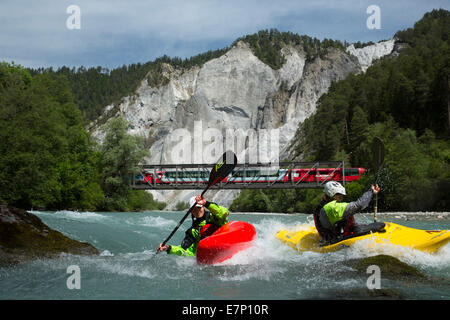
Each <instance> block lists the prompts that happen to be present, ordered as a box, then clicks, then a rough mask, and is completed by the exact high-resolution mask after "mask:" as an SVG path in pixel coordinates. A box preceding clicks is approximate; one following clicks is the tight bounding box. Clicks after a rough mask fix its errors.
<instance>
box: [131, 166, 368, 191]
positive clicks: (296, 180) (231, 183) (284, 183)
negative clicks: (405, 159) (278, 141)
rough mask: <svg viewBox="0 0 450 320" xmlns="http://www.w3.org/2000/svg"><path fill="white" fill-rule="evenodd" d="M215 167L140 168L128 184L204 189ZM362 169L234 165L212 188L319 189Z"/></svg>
mask: <svg viewBox="0 0 450 320" xmlns="http://www.w3.org/2000/svg"><path fill="white" fill-rule="evenodd" d="M213 166H214V164H158V165H141V166H140V167H139V171H138V172H136V174H133V175H132V178H131V181H130V184H131V187H132V188H133V189H138V190H186V189H191V190H192V189H204V188H205V187H206V186H207V184H208V179H209V173H210V172H211V169H212V167H213ZM364 171H365V169H364V168H345V163H344V161H325V162H294V161H292V162H279V163H276V164H271V163H267V164H261V163H258V164H248V163H241V164H237V165H236V167H235V168H234V170H233V172H232V173H231V174H230V175H228V176H227V177H225V178H224V179H223V180H222V181H221V182H219V183H217V184H216V185H214V186H213V187H212V188H211V189H299V188H322V187H323V185H324V184H325V183H326V182H327V181H331V180H334V181H339V182H341V183H342V184H344V185H345V184H346V183H347V182H350V181H354V180H358V179H359V178H360V177H361V175H362V174H363V173H364Z"/></svg>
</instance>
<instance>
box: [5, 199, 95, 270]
mask: <svg viewBox="0 0 450 320" xmlns="http://www.w3.org/2000/svg"><path fill="white" fill-rule="evenodd" d="M62 252H65V253H71V254H82V255H90V254H98V250H97V249H96V248H95V247H94V246H92V245H91V244H89V243H86V242H79V241H76V240H73V239H70V238H68V237H66V236H65V235H63V234H62V233H60V232H58V231H55V230H53V229H52V228H50V227H48V226H47V225H46V224H44V223H43V222H42V221H41V219H39V218H38V217H37V216H35V215H34V214H31V213H29V212H27V211H26V210H23V209H18V208H14V207H11V206H6V205H0V266H1V265H11V264H16V263H19V262H22V261H26V260H30V259H33V258H41V257H54V256H57V255H59V254H60V253H62Z"/></svg>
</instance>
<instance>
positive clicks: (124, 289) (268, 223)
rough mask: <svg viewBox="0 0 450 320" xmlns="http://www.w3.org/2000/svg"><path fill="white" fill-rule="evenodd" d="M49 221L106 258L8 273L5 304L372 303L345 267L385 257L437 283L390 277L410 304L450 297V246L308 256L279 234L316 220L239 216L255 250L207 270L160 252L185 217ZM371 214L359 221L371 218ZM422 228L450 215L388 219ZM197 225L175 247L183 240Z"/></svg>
mask: <svg viewBox="0 0 450 320" xmlns="http://www.w3.org/2000/svg"><path fill="white" fill-rule="evenodd" d="M33 213H34V214H36V215H37V216H39V217H40V218H41V219H42V220H43V221H44V223H46V224H48V225H49V226H50V227H52V228H54V229H56V230H59V231H61V232H63V233H64V234H66V235H68V236H70V237H71V238H73V239H77V240H80V241H87V242H90V243H91V244H93V245H94V246H95V247H97V249H98V250H99V251H100V252H101V254H100V255H98V256H74V255H67V254H64V255H61V256H60V257H59V258H55V259H41V260H36V261H32V262H28V263H24V264H21V265H19V266H15V267H9V268H1V269H0V299H187V300H189V299H201V300H204V299H233V300H248V299H266V300H270V299H318V298H320V299H322V298H323V299H334V298H338V299H345V298H364V299H366V298H368V297H367V295H366V294H365V292H366V291H367V290H366V288H367V287H366V282H367V277H368V276H369V275H364V274H359V273H357V272H356V271H355V270H353V269H351V268H350V267H348V266H345V265H343V262H344V261H345V260H348V259H353V258H362V257H368V256H372V255H375V254H380V253H385V254H391V255H395V256H396V257H398V258H399V259H400V260H402V261H403V262H406V263H408V264H410V265H412V266H414V267H417V268H418V269H419V270H420V271H422V272H423V273H424V274H426V275H427V276H428V277H429V279H431V280H430V281H425V282H423V281H422V282H412V283H411V282H402V280H392V279H386V278H383V274H381V288H382V289H395V290H396V291H397V292H399V293H400V294H401V296H402V297H404V298H406V299H450V245H447V246H446V247H444V248H443V249H442V250H441V251H440V252H439V253H437V254H434V255H431V254H426V253H422V252H420V251H416V250H411V249H408V248H402V247H394V246H392V247H386V248H385V249H383V250H382V251H381V252H380V251H376V252H375V251H374V249H371V248H370V247H369V246H367V245H365V244H361V245H358V246H355V247H354V248H347V249H343V250H341V251H338V252H334V253H326V254H320V253H313V252H306V253H302V254H299V253H297V252H296V251H294V250H293V249H291V248H289V247H287V246H285V245H283V244H281V243H280V242H279V241H278V240H277V239H276V238H275V237H274V234H275V233H276V232H277V231H278V230H279V229H282V228H292V227H295V226H296V225H297V224H300V223H310V224H312V221H311V216H307V215H301V214H298V215H283V214H231V215H230V220H241V221H247V222H250V223H252V224H253V225H254V226H255V228H256V230H257V232H258V238H257V240H256V241H255V243H254V245H253V246H252V247H251V248H250V249H247V250H246V251H243V252H240V253H238V254H237V255H236V256H234V257H233V258H231V259H230V260H228V261H225V262H224V263H222V264H219V265H214V266H200V265H197V264H196V261H195V259H194V258H189V257H178V256H174V255H167V254H166V253H162V254H158V255H156V254H155V248H156V247H157V246H158V244H159V243H160V242H162V241H163V240H164V239H165V238H166V237H167V236H168V235H169V233H170V232H171V231H172V230H173V228H174V227H175V226H176V225H177V223H178V221H179V220H180V219H181V217H182V216H183V215H184V212H140V213H131V212H130V213H106V212H105V213H102V212H100V213H98V212H96V213H94V212H73V211H58V212H36V211H33ZM370 220H371V216H370V215H358V216H357V221H359V222H370ZM378 220H379V221H392V222H395V223H399V224H402V225H405V226H410V227H415V228H420V229H450V214H449V213H434V214H433V213H432V214H422V215H418V214H410V213H393V214H378ZM189 226H190V221H189V219H187V221H186V222H185V223H184V224H183V225H182V226H181V228H180V229H179V230H178V232H177V233H176V234H175V235H174V236H173V238H172V239H171V241H170V242H169V243H172V244H179V243H180V242H181V240H182V238H183V236H184V231H185V230H186V229H187V228H188V227H189ZM72 265H75V266H78V267H79V270H80V289H68V287H67V280H68V278H69V277H70V276H71V274H70V273H67V268H68V267H69V266H72Z"/></svg>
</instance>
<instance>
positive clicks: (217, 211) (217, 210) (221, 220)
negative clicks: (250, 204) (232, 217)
mask: <svg viewBox="0 0 450 320" xmlns="http://www.w3.org/2000/svg"><path fill="white" fill-rule="evenodd" d="M205 207H206V208H207V209H208V210H209V211H210V212H211V215H210V218H209V219H210V222H213V223H214V224H216V225H218V226H223V225H224V224H225V223H227V219H228V215H229V214H230V212H229V211H228V209H227V208H225V207H222V206H219V205H218V204H217V203H214V202H209V201H206V204H205Z"/></svg>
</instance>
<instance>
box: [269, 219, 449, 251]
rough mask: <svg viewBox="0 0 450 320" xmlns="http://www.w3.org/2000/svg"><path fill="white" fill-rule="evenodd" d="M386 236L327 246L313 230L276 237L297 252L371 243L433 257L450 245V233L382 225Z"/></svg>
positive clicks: (378, 234) (305, 227) (304, 227)
mask: <svg viewBox="0 0 450 320" xmlns="http://www.w3.org/2000/svg"><path fill="white" fill-rule="evenodd" d="M385 224H386V226H385V228H384V229H385V230H386V232H383V233H381V232H374V233H370V234H366V235H362V236H357V237H353V238H348V239H345V240H342V241H340V242H337V243H334V244H331V245H328V246H320V245H319V234H318V233H317V230H316V228H315V227H314V226H310V225H300V226H298V228H297V229H298V230H297V231H289V230H281V231H278V233H277V234H276V235H275V236H276V237H277V238H278V239H280V240H281V241H282V242H283V243H285V244H287V245H288V246H291V247H292V248H294V249H296V250H298V251H315V252H331V251H336V250H339V249H341V248H343V247H350V246H351V245H353V244H355V243H356V242H357V241H361V240H364V239H370V240H371V243H373V245H378V244H381V245H383V244H393V245H400V246H403V247H410V248H413V249H417V250H421V251H424V252H428V253H434V252H436V251H438V250H439V249H440V248H441V247H443V246H445V245H446V244H447V243H448V242H449V241H450V230H439V231H432V230H430V231H427V230H419V229H414V228H409V227H405V226H401V225H398V224H396V223H392V222H385Z"/></svg>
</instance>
